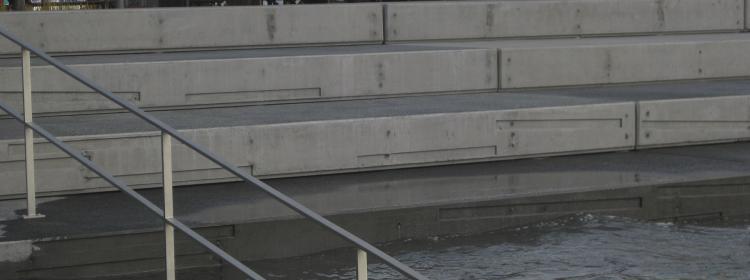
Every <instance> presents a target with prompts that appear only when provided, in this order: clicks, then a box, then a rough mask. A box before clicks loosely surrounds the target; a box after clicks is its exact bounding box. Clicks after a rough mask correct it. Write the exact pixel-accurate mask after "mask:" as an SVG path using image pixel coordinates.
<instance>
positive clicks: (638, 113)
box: [633, 101, 641, 151]
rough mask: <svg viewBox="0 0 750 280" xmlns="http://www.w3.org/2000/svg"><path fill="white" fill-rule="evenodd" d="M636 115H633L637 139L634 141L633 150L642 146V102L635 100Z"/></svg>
mask: <svg viewBox="0 0 750 280" xmlns="http://www.w3.org/2000/svg"><path fill="white" fill-rule="evenodd" d="M634 103H635V104H634V105H635V116H633V118H634V120H635V133H634V135H633V137H635V141H634V143H633V150H636V151H637V150H639V148H640V145H641V143H640V139H641V102H640V101H635V102H634Z"/></svg>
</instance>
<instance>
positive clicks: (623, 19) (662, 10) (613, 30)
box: [384, 0, 745, 42]
mask: <svg viewBox="0 0 750 280" xmlns="http://www.w3.org/2000/svg"><path fill="white" fill-rule="evenodd" d="M744 6H745V1H744V0H712V1H704V0H552V1H550V0H545V1H447V2H426V3H425V2H407V3H392V4H388V5H386V14H385V17H384V18H385V24H386V30H387V31H386V40H387V41H392V42H396V41H420V40H452V39H492V38H519V37H560V36H607V35H609V36H612V35H620V36H621V35H627V34H647V33H683V32H696V33H698V32H717V31H737V30H742V29H744V28H745V26H744V24H745V14H744V11H745V10H744Z"/></svg>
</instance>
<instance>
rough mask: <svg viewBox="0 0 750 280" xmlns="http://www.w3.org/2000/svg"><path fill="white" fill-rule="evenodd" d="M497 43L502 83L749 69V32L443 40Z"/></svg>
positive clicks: (743, 72)
mask: <svg viewBox="0 0 750 280" xmlns="http://www.w3.org/2000/svg"><path fill="white" fill-rule="evenodd" d="M435 45H440V46H454V47H483V48H496V49H499V50H500V52H501V56H500V72H501V74H500V84H501V87H502V88H524V87H548V86H569V85H584V84H607V83H628V82H649V81H663V80H682V79H699V78H723V77H737V76H747V75H750V67H749V66H748V65H750V53H749V52H747V51H746V50H747V49H748V48H750V35H747V34H713V35H682V36H640V37H620V38H588V39H546V40H503V41H500V40H497V41H473V42H452V43H439V44H435Z"/></svg>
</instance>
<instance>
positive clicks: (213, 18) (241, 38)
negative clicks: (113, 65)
mask: <svg viewBox="0 0 750 280" xmlns="http://www.w3.org/2000/svg"><path fill="white" fill-rule="evenodd" d="M0 25H1V26H3V27H4V28H6V29H8V30H9V31H11V32H12V33H14V34H16V35H17V36H19V37H20V38H21V39H23V40H25V41H26V42H28V43H30V44H32V45H33V46H36V47H39V48H41V49H44V50H45V51H48V52H87V51H116V50H138V49H164V48H213V47H233V46H248V45H254V46H269V45H295V44H323V43H325V44H330V43H355V42H381V41H382V40H383V34H382V31H383V18H382V7H381V5H303V6H283V7H210V8H191V9H184V8H170V9H133V10H129V9H125V10H96V11H65V12H26V13H2V14H0ZM16 50H17V47H16V46H15V45H11V43H9V42H7V41H6V40H5V39H3V40H0V54H3V53H17V51H16Z"/></svg>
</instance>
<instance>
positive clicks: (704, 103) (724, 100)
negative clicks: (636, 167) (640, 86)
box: [638, 96, 750, 147]
mask: <svg viewBox="0 0 750 280" xmlns="http://www.w3.org/2000/svg"><path fill="white" fill-rule="evenodd" d="M639 114H640V116H639V130H640V132H639V134H638V146H639V147H655V146H675V145H689V144H699V143H710V142H730V141H738V140H743V139H749V138H750V96H730V97H713V98H693V99H681V100H659V101H642V102H640V110H639Z"/></svg>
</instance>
